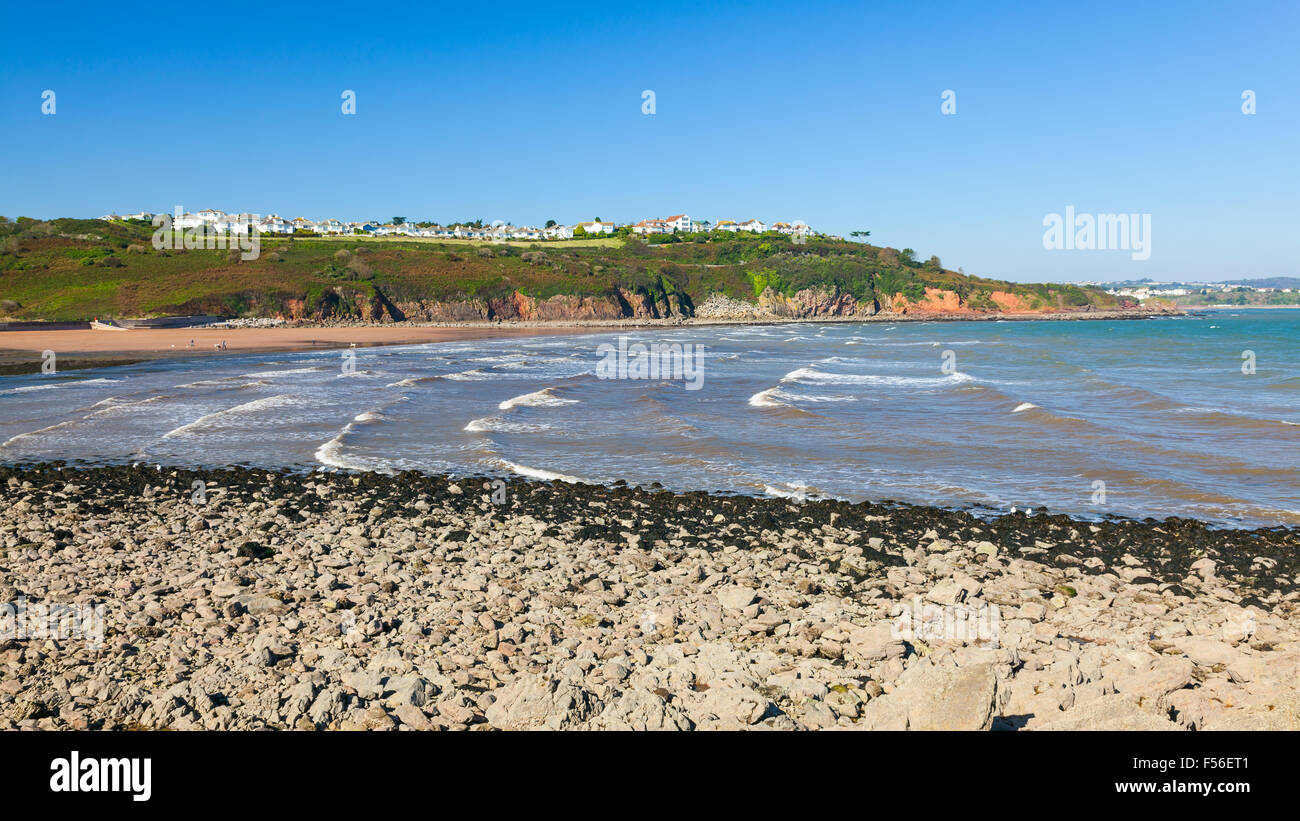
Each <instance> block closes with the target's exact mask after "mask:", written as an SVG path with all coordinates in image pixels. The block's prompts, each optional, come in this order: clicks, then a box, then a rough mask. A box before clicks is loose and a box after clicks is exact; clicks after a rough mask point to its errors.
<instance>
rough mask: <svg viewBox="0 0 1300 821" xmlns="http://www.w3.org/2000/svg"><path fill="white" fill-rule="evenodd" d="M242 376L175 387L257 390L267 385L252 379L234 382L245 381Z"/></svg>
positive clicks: (261, 380)
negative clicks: (241, 380)
mask: <svg viewBox="0 0 1300 821" xmlns="http://www.w3.org/2000/svg"><path fill="white" fill-rule="evenodd" d="M245 378H247V377H243V376H227V377H225V378H223V379H200V380H199V381H197V382H187V383H185V384H184V385H177V386H176V387H178V388H212V387H217V388H234V389H236V390H238V389H241V388H259V387H262V386H263V385H266V384H268V383H267V381H266V380H265V379H253V380H250V381H247V382H235V380H236V379H245Z"/></svg>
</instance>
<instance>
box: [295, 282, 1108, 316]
mask: <svg viewBox="0 0 1300 821" xmlns="http://www.w3.org/2000/svg"><path fill="white" fill-rule="evenodd" d="M1087 310H1089V309H1088V308H1083V309H1073V310H1071V309H1060V310H1054V309H1034V308H1031V307H1030V306H1029V304H1028V302H1027V301H1026V300H1025V299H1024V298H1023V297H1020V296H1017V295H1015V294H1011V293H1007V292H1003V291H994V292H992V294H991V295H990V302H989V304H987V305H985V306H982V307H979V308H976V307H972V306H971V305H970V304H969V303H967V302H966V300H964V299H963V298H962V297H961V296H960V295H959V294H958V293H957V292H956V291H950V290H945V289H942V288H926V289H925V294H924V296H923V297H921V298H920V299H908V298H907V297H905V296H903V295H902V294H894V295H892V296H881V297H880V298H879V299H876V300H871V301H869V302H864V301H861V300H859V299H857V298H856V297H854V296H853V295H852V294H849V293H845V292H843V291H841V290H839V289H838V288H834V287H832V288H806V289H804V290H800V291H796V292H794V293H793V294H790V295H786V294H782V293H780V292H779V291H777V290H775V289H773V288H767V289H766V290H764V291H763V293H762V295H760V296H759V298H758V301H757V303H753V302H747V301H741V300H735V299H729V298H725V297H721V296H720V295H715V296H711V297H710V298H709V299H708V300H707V301H706V304H705V305H704V306H702V307H701V310H700V311H699V313H698V316H700V317H701V318H708V319H748V320H763V319H783V318H788V319H820V318H827V317H845V318H851V317H870V316H876V315H877V314H883V315H887V316H900V317H901V316H921V317H930V316H934V317H961V316H970V317H979V316H987V315H990V314H997V313H1008V314H1044V315H1046V314H1069V313H1077V312H1086V311H1087ZM271 313H274V314H277V315H279V316H281V317H282V318H285V319H307V320H330V319H353V320H363V321H368V322H401V321H404V320H411V321H414V322H473V321H494V320H501V321H507V322H509V321H520V322H583V321H593V320H595V321H599V320H619V319H688V318H691V317H694V316H697V312H696V308H695V304H694V303H693V302H692V300H691V298H690V297H689V296H688V295H687V294H685V293H680V292H674V293H668V292H666V291H663V290H654V289H645V290H637V291H632V290H628V289H621V288H620V289H611V291H610V292H609V293H607V294H602V295H598V296H574V295H556V296H551V297H548V298H545V299H541V298H538V297H533V296H529V295H527V294H524V293H522V292H520V291H514V292H512V293H511V294H509V295H508V296H504V297H494V298H487V299H483V298H477V297H471V298H463V299H450V300H432V299H419V300H398V301H396V302H393V301H390V300H389V299H388V298H387V297H386V296H385V295H384V294H383V293H382V292H380V291H379V290H378V289H374V290H373V293H371V292H367V291H362V290H359V289H355V288H350V287H337V288H333V289H330V290H329V291H327V292H326V293H325V294H324V295H322V296H320V297H318V298H317V299H315V300H314V301H312V302H310V303H309V302H308V301H307V300H303V299H285V300H284V301H283V303H282V310H279V311H272V312H271Z"/></svg>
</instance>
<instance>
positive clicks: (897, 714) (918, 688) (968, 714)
mask: <svg viewBox="0 0 1300 821" xmlns="http://www.w3.org/2000/svg"><path fill="white" fill-rule="evenodd" d="M997 705H998V677H997V672H996V669H995V667H994V665H993V664H992V663H990V662H981V663H978V664H973V665H970V666H967V667H937V666H933V665H927V666H923V667H920V668H918V669H917V670H916V671H915V672H913V671H911V670H909V671H908V672H907V673H906V674H904V676H903V679H902V682H901V683H900V685H899V686H898V688H897V689H895V690H894V691H893V692H892V693H889V694H888V695H884V696H880V697H879V698H876V699H873V700H872V701H869V702H867V705H866V707H865V708H863V711H862V717H861V719H860V720H859V721H858V724H857V726H858V727H859V728H861V729H867V730H988V729H991V728H992V727H993V717H994V715H995V714H996V713H997V709H998V707H997Z"/></svg>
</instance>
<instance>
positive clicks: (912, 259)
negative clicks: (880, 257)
mask: <svg viewBox="0 0 1300 821" xmlns="http://www.w3.org/2000/svg"><path fill="white" fill-rule="evenodd" d="M898 260H899V262H901V263H903V264H904V265H915V264H916V252H915V251H913V250H912V249H911V248H904V249H903V250H901V251H899V252H898Z"/></svg>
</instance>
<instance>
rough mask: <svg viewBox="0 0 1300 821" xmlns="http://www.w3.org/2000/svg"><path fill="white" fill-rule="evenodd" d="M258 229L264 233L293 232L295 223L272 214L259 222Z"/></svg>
mask: <svg viewBox="0 0 1300 821" xmlns="http://www.w3.org/2000/svg"><path fill="white" fill-rule="evenodd" d="M257 230H259V231H261V232H262V233H263V234H292V233H293V223H291V222H289V221H288V220H286V219H284V218H283V217H279V216H277V215H275V214H272V215H270V216H269V217H266V218H265V219H263V220H262V221H261V222H259V223H258V224H257Z"/></svg>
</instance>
